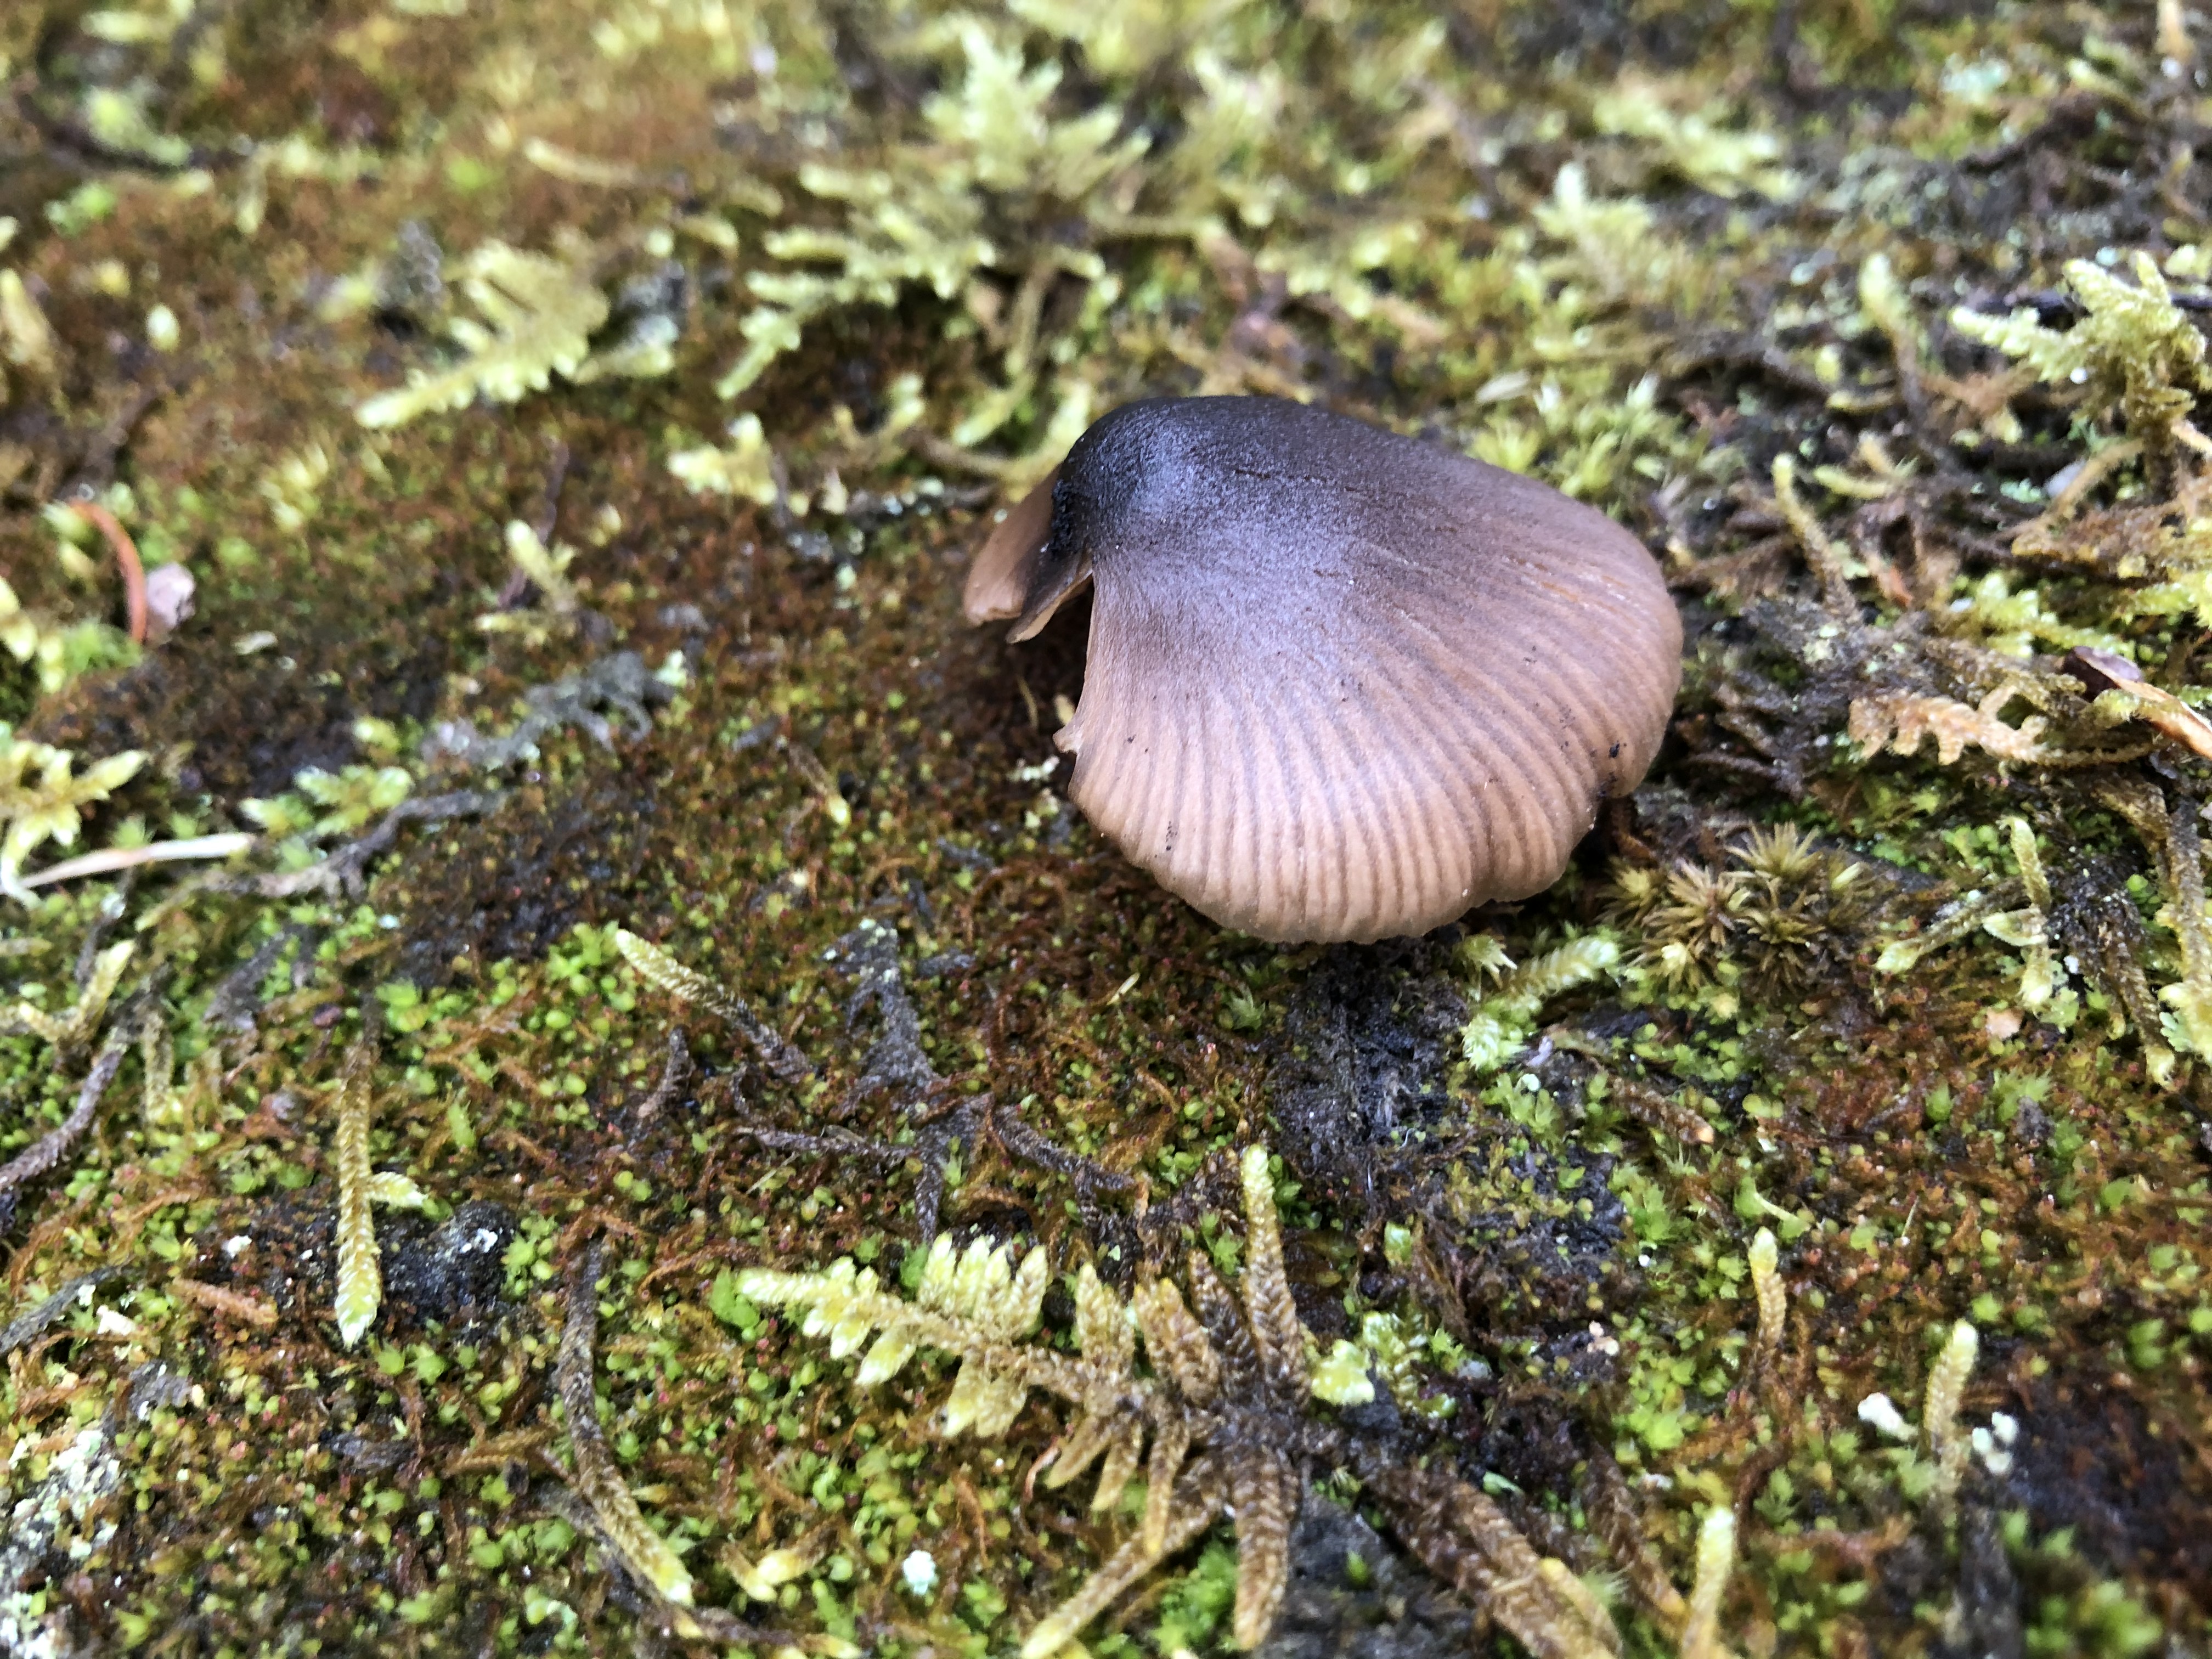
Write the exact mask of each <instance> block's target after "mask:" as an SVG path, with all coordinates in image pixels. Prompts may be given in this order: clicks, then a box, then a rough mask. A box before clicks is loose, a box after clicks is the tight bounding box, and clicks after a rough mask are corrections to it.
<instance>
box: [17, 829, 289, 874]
mask: <svg viewBox="0 0 2212 1659" xmlns="http://www.w3.org/2000/svg"><path fill="white" fill-rule="evenodd" d="M257 839H258V837H257V836H251V835H248V834H246V832H245V831H244V830H234V831H231V832H229V833H228V834H225V835H220V836H193V837H192V838H191V839H190V840H189V841H157V842H152V843H150V844H149V845H147V846H144V847H107V848H101V849H100V851H99V852H97V853H82V854H78V855H77V856H76V858H73V859H64V860H62V861H61V862H60V863H59V864H56V865H50V866H47V867H46V869H44V870H41V871H40V872H38V873H37V874H35V875H29V876H26V877H24V878H23V885H24V886H26V887H46V886H50V885H52V884H53V883H55V882H58V881H75V880H76V878H78V877H79V876H106V875H112V874H113V873H114V872H117V871H118V870H134V869H136V868H137V867H138V866H140V865H142V864H177V863H181V862H183V861H184V860H187V859H227V858H230V857H232V856H233V855H234V854H239V853H243V852H245V851H246V849H247V848H251V847H252V845H253V843H254V842H255V841H256V840H257Z"/></svg>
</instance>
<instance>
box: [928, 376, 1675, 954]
mask: <svg viewBox="0 0 2212 1659" xmlns="http://www.w3.org/2000/svg"><path fill="white" fill-rule="evenodd" d="M1085 580H1090V581H1092V582H1094V583H1095V584H1096V586H1097V596H1096V599H1095V600H1094V603H1093V605H1092V610H1091V643H1090V656H1089V661H1088V665H1087V667H1086V669H1085V679H1084V687H1083V696H1082V701H1081V702H1080V703H1079V706H1078V707H1077V709H1076V712H1075V718H1074V719H1073V720H1071V721H1069V722H1068V724H1067V725H1066V726H1065V727H1063V728H1062V729H1061V730H1060V732H1059V733H1058V734H1057V738H1056V741H1057V742H1058V743H1059V744H1060V748H1062V749H1063V750H1067V751H1069V752H1070V753H1072V754H1073V755H1074V756H1075V774H1074V779H1073V783H1072V785H1071V787H1070V792H1069V793H1070V794H1071V795H1072V797H1073V799H1074V801H1075V803H1076V805H1079V807H1081V808H1082V809H1083V811H1084V812H1085V814H1086V815H1087V816H1088V817H1090V818H1091V822H1092V823H1095V824H1097V826H1098V827H1099V829H1102V830H1103V831H1104V832H1105V833H1106V835H1107V836H1109V837H1110V838H1111V839H1112V840H1113V841H1114V842H1115V844H1116V845H1118V846H1119V847H1120V848H1121V850H1122V851H1123V852H1124V853H1125V854H1127V856H1128V857H1129V858H1130V859H1132V860H1133V861H1135V862H1136V863H1138V864H1139V865H1141V866H1144V867H1145V868H1146V869H1147V870H1149V871H1151V872H1152V874H1153V875H1154V876H1156V877H1157V878H1158V879H1159V881H1160V882H1161V884H1163V885H1164V886H1165V887H1166V888H1168V890H1170V891H1171V892H1174V893H1176V894H1177V895H1179V896H1181V897H1182V898H1184V899H1186V900H1188V902H1190V903H1191V904H1192V905H1194V907H1196V908H1198V909H1200V910H1201V911H1203V912H1204V913H1205V914H1206V915H1209V916H1211V917H1212V918H1213V919H1214V920H1216V921H1220V922H1223V923H1225V924H1226V925H1228V926H1230V927H1238V928H1242V929H1243V930H1244V931H1246V932H1248V933H1255V934H1258V935H1259V936H1261V938H1264V939H1274V940H1279V941H1291V940H1302V939H1358V940H1371V939H1383V938H1388V937H1390V936H1393V935H1397V934H1404V933H1421V932H1425V931H1426V930H1427V929H1429V928H1431V927H1437V926H1439V925H1441V924H1442V923H1444V922H1447V921H1451V920H1452V919H1453V918H1455V917H1456V916H1458V915H1461V914H1462V912H1464V911H1465V910H1467V909H1468V908H1469V907H1471V906H1473V905H1475V904H1479V903H1481V902H1485V901H1486V900H1491V899H1513V898H1522V897H1526V896H1528V895H1530V894H1532V893H1535V892H1539V891H1541V890H1543V889H1544V888H1546V887H1547V886H1549V885H1550V884H1552V883H1553V882H1554V881H1556V880H1557V879H1558V878H1559V875H1560V873H1561V872H1563V871H1564V870H1565V867H1566V864H1567V860H1568V859H1569V857H1570V855H1571V854H1572V852H1573V849H1574V847H1575V843H1576V842H1578V841H1580V840H1581V839H1582V837H1583V836H1584V835H1585V834H1587V833H1588V832H1589V829H1590V827H1591V824H1592V823H1594V821H1595V817H1596V813H1597V810H1598V806H1599V804H1600V803H1601V801H1602V800H1604V799H1606V798H1607V796H1610V795H1619V794H1623V793H1626V792H1627V791H1629V790H1632V789H1633V788H1634V787H1636V785H1637V784H1638V782H1639V781H1642V779H1643V776H1644V772H1645V770H1646V769H1647V768H1649V767H1650V763H1651V761H1652V757H1654V755H1655V754H1656V752H1657V750H1658V747H1659V744H1660V740H1661V739H1662V737H1663V736H1664V735H1665V732H1666V727H1667V720H1668V714H1669V713H1670V711H1671V709H1672V707H1673V703H1674V693H1675V690H1676V688H1677V685H1678V684H1679V682H1680V657H1681V623H1680V618H1679V617H1678V616H1677V615H1676V613H1675V611H1674V604H1673V601H1672V600H1671V599H1669V597H1668V593H1667V590H1666V586H1665V584H1664V582H1663V581H1662V580H1661V577H1660V574H1659V570H1658V568H1657V566H1656V564H1655V563H1654V562H1653V560H1652V558H1651V556H1650V553H1649V552H1647V551H1646V550H1645V549H1644V545H1643V544H1642V543H1641V542H1639V541H1638V539H1637V538H1635V537H1634V536H1632V535H1631V534H1630V533H1629V532H1626V530H1623V529H1622V528H1621V527H1620V526H1618V525H1616V524H1614V523H1613V521H1612V520H1610V519H1608V518H1607V517H1606V516H1605V515H1604V514H1603V513H1600V512H1598V511H1596V510H1595V508H1592V507H1586V506H1583V504H1581V503H1579V502H1577V501H1570V500H1569V499H1567V498H1566V497H1565V496H1564V495H1560V494H1559V493H1558V492H1557V491H1556V490H1553V489H1549V488H1547V486H1545V485H1543V484H1540V483H1535V482H1534V481H1532V480H1530V479H1528V478H1523V477H1519V476H1518V475H1516V474H1514V473H1510V472H1506V471H1501V470H1500V469H1498V468H1496V467H1492V466H1488V465H1484V464H1483V463H1481V462H1480V461H1475V460H1470V459H1467V458H1466V457H1464V456H1462V455H1458V454H1455V453H1451V452H1449V451H1446V450H1443V449H1438V448H1435V447H1431V446H1429V445H1426V444H1423V443H1420V442H1418V441H1414V440H1412V439H1408V438H1402V437H1399V436H1397V435H1394V434H1391V433H1389V432H1384V431H1382V430H1380V429H1378V428H1374V427H1370V426H1368V425H1366V424H1364V422H1358V421H1354V420H1350V419H1347V418H1345V417H1343V416H1336V415H1331V414H1328V413H1326V412H1323V411H1321V410H1312V409H1308V408H1306V407H1304V406H1303V405H1301V404H1293V403H1287V402H1283V401H1280V400H1278V399H1274V398H1158V399H1152V400H1149V401H1146V402H1143V403H1136V404H1127V405H1125V406H1123V407H1122V408H1121V409H1118V410H1115V411H1114V412H1113V413H1112V414H1110V415H1109V416H1106V417H1105V418H1103V420H1101V421H1099V422H1097V424H1096V425H1094V426H1092V427H1091V429H1090V430H1089V431H1088V432H1086V433H1085V434H1084V435H1083V437H1082V438H1081V439H1080V440H1079V441H1078V442H1077V444H1076V445H1075V447H1074V448H1073V450H1072V451H1071V452H1070V453H1069V454H1068V457H1067V459H1066V460H1065V461H1064V462H1062V463H1061V464H1060V468H1059V471H1058V472H1057V473H1056V475H1055V476H1054V477H1053V478H1049V479H1048V480H1046V482H1045V483H1043V484H1041V485H1040V486H1039V487H1038V489H1037V490H1036V492H1034V493H1033V494H1032V495H1030V496H1029V497H1028V498H1027V499H1025V500H1024V501H1023V502H1022V503H1021V504H1020V505H1019V506H1018V507H1016V508H1015V509H1014V510H1013V511H1012V513H1010V514H1008V516H1007V517H1006V519H1005V520H1003V521H1002V522H1001V523H1000V526H999V527H998V529H997V530H996V531H995V532H994V533H993V535H992V537H991V538H990V540H989V542H988V543H987V545H986V547H985V550H984V551H983V553H982V554H981V556H979V557H978V558H977V560H976V562H975V567H974V569H973V571H972V572H971V574H970V577H969V586H968V592H967V599H966V602H967V610H968V614H969V618H970V620H973V621H979V622H980V621H987V620H992V619H994V618H1003V617H1016V618H1018V621H1017V622H1016V625H1015V628H1014V630H1013V635H1014V637H1015V638H1018V639H1020V638H1026V637H1028V636H1029V635H1032V634H1034V633H1035V632H1036V630H1037V629H1039V628H1041V627H1042V626H1043V624H1044V623H1045V621H1046V620H1047V619H1048V617H1049V616H1050V615H1051V613H1052V611H1053V610H1054V608H1055V607H1056V606H1057V605H1059V604H1060V601H1061V600H1063V599H1066V597H1067V596H1068V595H1069V594H1070V593H1073V592H1075V591H1076V590H1077V589H1079V587H1080V586H1082V585H1083V583H1084V582H1085Z"/></svg>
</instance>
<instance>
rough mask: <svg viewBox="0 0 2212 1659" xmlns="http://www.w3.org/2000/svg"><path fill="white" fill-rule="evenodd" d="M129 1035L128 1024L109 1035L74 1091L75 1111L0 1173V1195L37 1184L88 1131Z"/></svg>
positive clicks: (129, 1024)
mask: <svg viewBox="0 0 2212 1659" xmlns="http://www.w3.org/2000/svg"><path fill="white" fill-rule="evenodd" d="M133 1035H134V1033H133V1032H132V1030H131V1022H125V1023H123V1024H121V1025H120V1026H119V1027H118V1029H117V1030H115V1031H114V1032H113V1033H112V1035H110V1036H109V1037H108V1039H107V1042H106V1046H104V1047H103V1048H101V1049H100V1054H99V1057H98V1058H97V1059H95V1060H94V1061H93V1062H92V1070H91V1071H89V1072H88V1073H86V1074H85V1079H84V1086H83V1087H82V1088H81V1089H79V1090H78V1091H76V1109H75V1110H74V1111H72V1112H71V1113H70V1115H68V1116H67V1117H65V1118H64V1119H63V1120H62V1121H61V1123H60V1125H59V1127H56V1128H53V1129H51V1130H49V1131H47V1133H45V1134H44V1135H42V1136H40V1138H39V1139H36V1140H34V1141H33V1142H32V1143H31V1144H30V1145H29V1146H27V1147H25V1148H24V1149H23V1150H22V1151H21V1152H19V1153H17V1154H16V1155H15V1160H14V1161H13V1162H12V1163H10V1164H9V1165H8V1166H7V1167H6V1168H5V1169H0V1193H12V1192H13V1191H15V1188H18V1187H20V1186H21V1185H22V1184H23V1183H24V1182H27V1181H35V1180H37V1179H38V1178H39V1176H42V1175H44V1174H46V1171H47V1170H51V1169H52V1168H53V1167H54V1165H55V1164H58V1163H60V1162H61V1161H62V1158H63V1157H64V1155H65V1154H66V1153H67V1152H68V1151H69V1149H70V1147H71V1146H75V1145H76V1142H77V1138H78V1137H79V1136H81V1135H82V1134H83V1133H84V1132H85V1130H86V1129H87V1128H88V1127H90V1125H91V1123H92V1116H93V1114H94V1112H96V1111H98V1110H99V1109H100V1096H102V1095H103V1094H105V1093H106V1092H107V1085H109V1084H111V1083H112V1082H114V1081H115V1073H117V1072H118V1070H120V1069H121V1067H122V1065H123V1056H124V1055H125V1054H126V1053H128V1052H129V1050H130V1047H131V1036H133Z"/></svg>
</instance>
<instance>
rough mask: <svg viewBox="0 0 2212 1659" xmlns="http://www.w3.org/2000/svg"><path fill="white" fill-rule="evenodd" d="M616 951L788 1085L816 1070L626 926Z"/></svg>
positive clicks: (735, 1002) (739, 1004) (748, 1012)
mask: <svg viewBox="0 0 2212 1659" xmlns="http://www.w3.org/2000/svg"><path fill="white" fill-rule="evenodd" d="M615 949H616V950H617V951H621V952H622V956H623V961H624V962H627V963H629V965H630V966H631V967H632V968H634V969H636V970H637V972H638V975H639V976H640V977H641V978H642V979H644V980H645V981H647V983H648V984H650V985H653V986H654V987H658V988H659V989H660V990H662V991H665V992H666V993H667V994H669V995H670V996H672V997H674V998H675V999H676V1000H678V1002H694V1003H696V1004H698V1005H699V1006H701V1007H702V1008H704V1009H705V1010H706V1011H707V1012H708V1013H710V1014H714V1015H715V1016H716V1017H718V1018H720V1019H721V1020H723V1021H724V1022H726V1024H729V1025H731V1026H732V1027H734V1028H735V1029H736V1030H737V1032H738V1035H739V1036H742V1037H744V1039H745V1041H746V1042H750V1043H751V1044H752V1045H753V1047H754V1048H757V1049H758V1050H759V1051H760V1056H761V1058H762V1059H763V1060H766V1061H767V1062H768V1067H769V1070H770V1071H771V1072H774V1073H775V1074H776V1076H778V1077H780V1078H781V1079H784V1081H786V1082H787V1083H789V1082H795V1081H798V1080H799V1079H804V1078H809V1077H811V1076H813V1074H814V1067H813V1066H812V1065H811V1063H810V1062H809V1061H808V1060H807V1058H806V1056H805V1054H800V1053H799V1050H798V1049H796V1048H793V1047H792V1046H791V1045H790V1044H789V1043H788V1042H785V1041H784V1040H783V1036H782V1035H781V1033H780V1032H778V1031H777V1030H775V1027H773V1026H771V1025H769V1024H767V1022H765V1021H764V1020H763V1019H762V1018H760V1016H759V1015H757V1014H756V1013H755V1012H753V1011H752V1009H751V1007H750V1006H749V1005H748V1004H747V1003H746V1002H745V1001H744V999H742V998H740V997H735V996H732V995H731V994H730V993H728V992H727V991H725V990H724V989H723V988H722V987H720V986H719V985H717V984H715V983H714V981H712V980H710V979H708V977H707V976H706V975H703V974H698V973H694V972H693V971H692V970H691V969H689V968H686V967H685V966H684V964H683V963H680V962H678V961H677V959H676V958H675V957H671V955H669V954H668V952H667V951H664V950H662V949H661V948H660V947H659V945H654V944H653V943H651V942H650V941H648V940H646V939H640V938H639V937H638V936H637V935H636V934H635V933H631V932H630V931H629V929H628V928H626V927H617V928H616V929H615Z"/></svg>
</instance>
